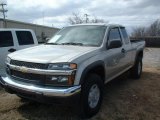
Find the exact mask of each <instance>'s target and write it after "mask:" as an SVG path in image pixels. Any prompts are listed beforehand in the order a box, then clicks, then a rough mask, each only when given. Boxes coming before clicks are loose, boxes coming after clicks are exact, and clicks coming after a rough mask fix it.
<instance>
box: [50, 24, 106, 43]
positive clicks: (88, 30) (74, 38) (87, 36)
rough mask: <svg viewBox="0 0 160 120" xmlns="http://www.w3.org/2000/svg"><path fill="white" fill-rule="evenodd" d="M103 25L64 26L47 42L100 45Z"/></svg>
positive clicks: (103, 32)
mask: <svg viewBox="0 0 160 120" xmlns="http://www.w3.org/2000/svg"><path fill="white" fill-rule="evenodd" d="M105 30H106V27H105V26H97V25H86V26H72V27H66V28H64V29H62V30H61V31H60V32H58V33H57V34H56V35H55V36H54V37H53V38H51V39H50V40H49V41H48V43H47V44H63V45H65V44H66V45H86V46H100V45H101V44H102V41H103V37H104V34H105Z"/></svg>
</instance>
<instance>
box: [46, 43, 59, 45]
mask: <svg viewBox="0 0 160 120" xmlns="http://www.w3.org/2000/svg"><path fill="white" fill-rule="evenodd" d="M45 45H60V44H58V43H45Z"/></svg>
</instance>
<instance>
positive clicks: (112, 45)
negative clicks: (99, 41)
mask: <svg viewBox="0 0 160 120" xmlns="http://www.w3.org/2000/svg"><path fill="white" fill-rule="evenodd" d="M121 46H122V42H121V40H112V41H111V42H110V44H109V45H108V47H107V48H108V49H112V48H119V47H121Z"/></svg>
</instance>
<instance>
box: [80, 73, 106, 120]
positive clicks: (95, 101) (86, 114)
mask: <svg viewBox="0 0 160 120" xmlns="http://www.w3.org/2000/svg"><path fill="white" fill-rule="evenodd" d="M103 86H104V84H103V81H102V79H101V77H100V76H99V75H97V74H89V75H88V77H87V79H86V82H85V83H84V84H83V85H82V92H81V117H82V118H90V117H92V116H93V115H95V114H96V113H97V112H98V111H99V109H100V106H101V103H102V97H103Z"/></svg>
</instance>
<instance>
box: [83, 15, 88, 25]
mask: <svg viewBox="0 0 160 120" xmlns="http://www.w3.org/2000/svg"><path fill="white" fill-rule="evenodd" d="M84 16H85V17H86V23H88V20H89V18H88V16H89V15H88V14H84Z"/></svg>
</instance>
